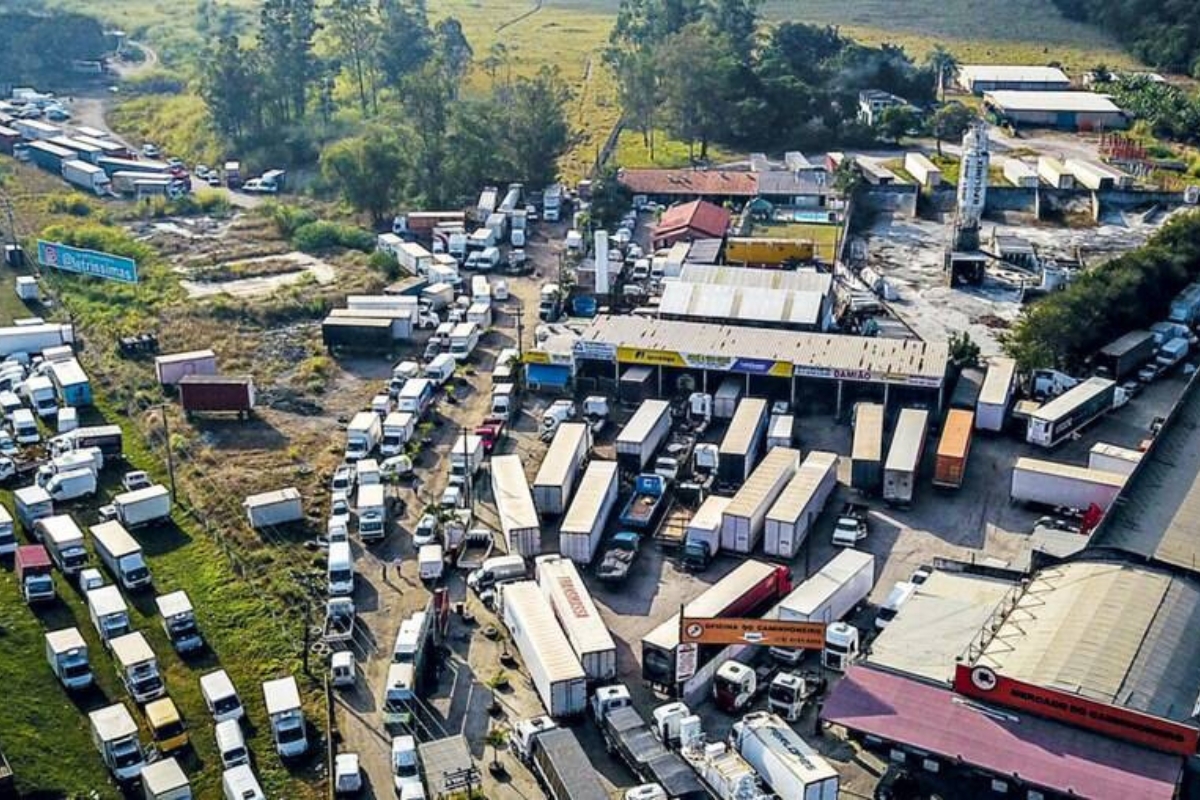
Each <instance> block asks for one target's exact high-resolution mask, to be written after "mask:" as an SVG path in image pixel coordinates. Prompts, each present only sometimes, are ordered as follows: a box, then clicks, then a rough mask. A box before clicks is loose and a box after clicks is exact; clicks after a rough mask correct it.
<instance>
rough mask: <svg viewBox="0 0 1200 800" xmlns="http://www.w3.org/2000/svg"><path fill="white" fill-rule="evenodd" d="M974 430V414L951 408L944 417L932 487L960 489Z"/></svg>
mask: <svg viewBox="0 0 1200 800" xmlns="http://www.w3.org/2000/svg"><path fill="white" fill-rule="evenodd" d="M974 429H975V414H974V413H973V412H971V411H966V410H964V409H961V408H953V409H951V410H950V413H948V414H947V415H946V422H945V424H944V425H943V426H942V438H941V439H939V440H938V448H937V456H936V458H935V460H934V467H933V485H934V486H937V487H939V488H941V489H958V488H961V487H962V483H963V478H964V476H965V475H966V472H967V458H968V457H969V456H970V455H971V434H972V433H973V432H974Z"/></svg>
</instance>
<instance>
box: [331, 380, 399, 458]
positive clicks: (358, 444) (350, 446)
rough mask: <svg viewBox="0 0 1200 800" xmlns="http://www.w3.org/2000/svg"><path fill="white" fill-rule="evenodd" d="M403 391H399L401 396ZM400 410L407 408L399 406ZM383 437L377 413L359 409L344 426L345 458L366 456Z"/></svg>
mask: <svg viewBox="0 0 1200 800" xmlns="http://www.w3.org/2000/svg"><path fill="white" fill-rule="evenodd" d="M415 383H416V381H409V382H408V383H407V384H405V387H404V388H405V389H407V388H408V387H409V386H411V385H413V384H415ZM403 396H404V392H403V391H402V392H401V397H403ZM400 410H401V411H408V410H409V409H406V408H403V407H401V408H400ZM382 438H383V425H382V423H381V422H380V420H379V415H378V414H376V413H375V412H373V411H360V412H358V413H357V414H355V415H354V417H353V418H352V419H351V420H350V424H349V425H348V426H346V460H347V461H349V462H351V463H353V462H355V461H358V460H360V459H363V458H366V457H367V456H369V455H371V453H373V452H374V451H375V448H376V447H378V446H379V440H380V439H382Z"/></svg>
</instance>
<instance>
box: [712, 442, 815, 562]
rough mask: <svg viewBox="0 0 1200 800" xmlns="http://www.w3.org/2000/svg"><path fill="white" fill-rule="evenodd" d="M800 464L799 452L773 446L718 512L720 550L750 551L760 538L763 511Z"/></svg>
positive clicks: (769, 505) (765, 518)
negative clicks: (721, 511)
mask: <svg viewBox="0 0 1200 800" xmlns="http://www.w3.org/2000/svg"><path fill="white" fill-rule="evenodd" d="M799 466H800V451H799V450H793V449H792V448H790V447H776V448H775V449H774V450H772V451H771V452H769V453H767V456H766V458H764V459H763V460H762V463H761V464H759V465H758V467H757V468H756V469H755V470H754V472H753V473H751V475H750V477H749V479H747V481H746V482H745V483H744V484H742V488H741V489H739V490H738V492H737V494H735V495H734V496H733V499H732V500H731V501H730V502H729V505H727V506H726V507H725V511H724V513H723V514H721V549H722V550H728V551H732V552H734V553H752V552H754V548H755V547H757V546H758V541H759V539H761V538H762V534H763V529H764V527H765V526H766V521H767V511H768V510H769V509H770V508H771V506H772V505H774V503H775V501H776V500H777V499H779V494H780V493H781V492H782V491H783V488H784V487H785V486H786V485H787V483H788V482H789V481H790V480H791V479H792V476H793V475H795V474H796V469H797V468H798V467H799Z"/></svg>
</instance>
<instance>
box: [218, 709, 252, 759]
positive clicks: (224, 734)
mask: <svg viewBox="0 0 1200 800" xmlns="http://www.w3.org/2000/svg"><path fill="white" fill-rule="evenodd" d="M217 752H218V753H219V754H220V756H221V765H222V766H223V767H224V768H225V769H232V768H233V767H236V766H238V765H239V764H249V763H250V751H249V750H247V749H246V737H244V736H243V735H242V726H241V725H239V724H238V721H237V720H236V719H227V720H225V721H224V722H218V723H217Z"/></svg>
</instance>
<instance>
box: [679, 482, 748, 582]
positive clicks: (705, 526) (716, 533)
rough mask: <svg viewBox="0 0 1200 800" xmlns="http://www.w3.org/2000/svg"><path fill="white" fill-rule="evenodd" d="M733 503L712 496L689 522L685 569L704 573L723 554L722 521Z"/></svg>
mask: <svg viewBox="0 0 1200 800" xmlns="http://www.w3.org/2000/svg"><path fill="white" fill-rule="evenodd" d="M731 501H732V498H729V497H721V496H720V495H716V494H710V495H709V496H708V497H706V498H704V502H703V503H701V504H700V508H698V509H696V513H695V514H693V515H692V517H691V519H689V520H688V521H687V525H686V527H685V528H684V532H683V557H682V561H683V567H684V569H686V570H689V571H691V572H702V571H704V570H706V569H708V565H709V564H710V563H711V562H712V560H713V559H714V558H715V557H716V555H717V553H719V552H721V519H722V517H724V515H725V509H726V508H728V507H729V503H730V502H731ZM667 524H668V525H669V524H670V522H668V523H667ZM664 527H666V526H664Z"/></svg>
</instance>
